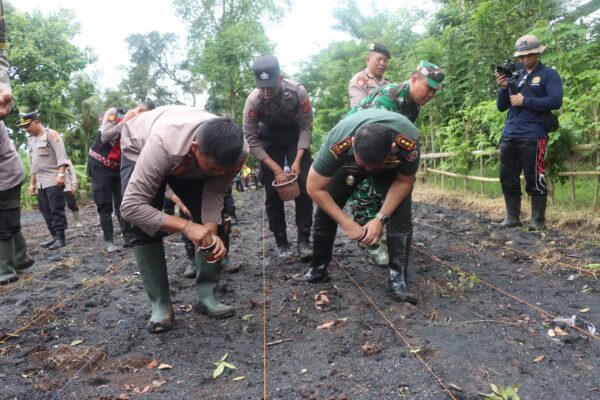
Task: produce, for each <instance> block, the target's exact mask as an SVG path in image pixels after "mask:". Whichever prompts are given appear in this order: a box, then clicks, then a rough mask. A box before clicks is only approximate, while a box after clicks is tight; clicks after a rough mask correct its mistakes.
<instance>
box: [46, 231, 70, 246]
mask: <svg viewBox="0 0 600 400" xmlns="http://www.w3.org/2000/svg"><path fill="white" fill-rule="evenodd" d="M66 244H67V242H66V240H65V231H56V241H55V242H54V243H52V244H51V245H50V246H48V250H57V249H60V248H61V247H65V245H66Z"/></svg>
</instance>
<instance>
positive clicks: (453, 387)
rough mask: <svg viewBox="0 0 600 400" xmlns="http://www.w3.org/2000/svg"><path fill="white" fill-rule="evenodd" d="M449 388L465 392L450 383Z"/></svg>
mask: <svg viewBox="0 0 600 400" xmlns="http://www.w3.org/2000/svg"><path fill="white" fill-rule="evenodd" d="M448 386H449V387H450V389H454V390H457V391H459V392H464V390H463V388H461V387H460V386H458V385H455V384H454V383H450V384H449V385H448Z"/></svg>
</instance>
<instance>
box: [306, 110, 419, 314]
mask: <svg viewBox="0 0 600 400" xmlns="http://www.w3.org/2000/svg"><path fill="white" fill-rule="evenodd" d="M418 167H419V133H418V131H417V129H416V128H415V126H414V125H413V124H412V123H411V122H410V121H409V120H408V118H406V117H405V116H403V115H400V114H397V113H394V112H390V111H387V110H381V109H366V110H360V111H357V112H356V113H354V114H352V115H349V116H347V117H346V118H344V119H343V120H341V121H340V122H339V123H338V124H337V125H336V126H335V127H333V129H332V130H331V132H329V135H328V136H327V139H326V140H325V142H324V143H323V145H322V146H321V149H320V150H319V153H318V155H317V157H316V158H315V161H314V163H313V164H312V167H311V169H310V172H309V174H308V180H307V185H306V186H307V190H308V194H309V195H310V197H312V199H313V200H314V201H315V202H316V203H317V205H318V209H317V213H316V215H315V220H314V221H315V222H314V225H313V231H314V236H313V258H312V262H311V264H310V268H309V270H308V271H307V272H306V274H304V276H303V277H302V278H301V279H302V280H304V281H306V282H309V283H317V282H326V281H329V279H330V278H329V274H328V272H327V266H328V265H329V263H330V262H331V258H332V252H333V243H334V241H335V233H336V229H337V226H338V225H339V226H340V227H341V228H342V230H343V231H344V233H345V234H346V236H347V237H348V238H349V239H351V240H356V241H358V242H360V243H361V244H363V245H365V246H372V245H374V244H376V243H377V242H378V241H379V240H380V239H381V236H382V235H383V227H384V225H387V241H388V247H389V255H390V257H389V263H388V271H389V284H388V290H389V292H390V294H391V295H392V297H393V298H394V299H396V300H398V301H401V302H409V303H413V304H414V303H416V302H417V296H416V295H415V294H414V293H413V292H411V291H410V290H409V289H408V286H407V277H408V271H407V269H408V257H409V254H410V243H411V238H412V217H411V206H412V197H411V193H412V188H413V183H414V181H415V175H416V173H417V169H418ZM370 176H371V177H373V181H374V183H375V185H377V187H378V188H379V189H380V192H381V193H383V194H384V195H385V199H384V201H383V205H382V207H381V209H380V210H379V212H378V213H377V216H376V217H375V218H373V219H372V220H370V221H369V222H367V223H366V224H365V225H364V226H360V225H359V224H358V223H357V222H355V221H354V220H353V219H352V217H351V216H349V215H347V214H346V213H344V211H343V208H344V205H345V204H346V202H347V201H348V198H349V197H350V196H351V195H352V193H353V192H354V190H355V189H356V185H358V184H359V183H360V182H361V181H362V180H364V179H366V178H367V177H370Z"/></svg>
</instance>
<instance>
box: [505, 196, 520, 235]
mask: <svg viewBox="0 0 600 400" xmlns="http://www.w3.org/2000/svg"><path fill="white" fill-rule="evenodd" d="M504 203H505V204H506V218H504V220H503V221H502V222H500V226H501V227H503V228H512V227H515V226H522V225H523V224H522V223H521V219H520V215H521V196H507V195H504Z"/></svg>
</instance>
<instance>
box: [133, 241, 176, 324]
mask: <svg viewBox="0 0 600 400" xmlns="http://www.w3.org/2000/svg"><path fill="white" fill-rule="evenodd" d="M133 252H134V253H135V261H136V263H137V265H138V268H139V269H140V274H141V276H142V282H144V288H145V289H146V293H148V297H149V298H150V302H151V303H152V316H151V317H150V321H148V332H150V333H158V332H164V331H168V330H169V329H171V328H172V327H173V304H172V303H171V297H170V295H169V278H168V277H167V263H166V261H165V247H164V246H163V244H162V242H155V243H149V244H145V245H141V246H134V247H133Z"/></svg>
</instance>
